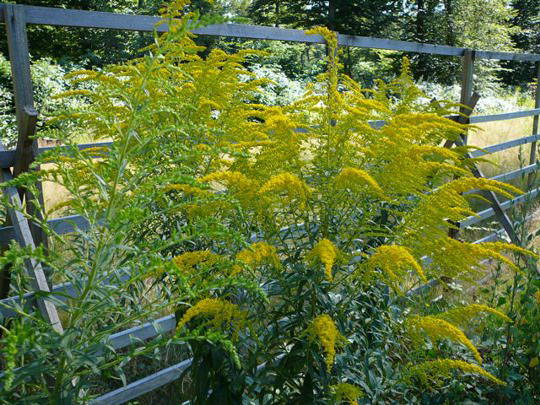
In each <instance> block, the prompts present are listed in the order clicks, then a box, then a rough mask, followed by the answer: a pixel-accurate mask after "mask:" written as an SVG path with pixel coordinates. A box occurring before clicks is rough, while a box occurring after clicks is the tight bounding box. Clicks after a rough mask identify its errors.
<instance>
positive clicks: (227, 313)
mask: <svg viewBox="0 0 540 405" xmlns="http://www.w3.org/2000/svg"><path fill="white" fill-rule="evenodd" d="M195 317H208V318H210V323H211V325H212V326H214V327H215V328H224V330H228V329H229V328H232V330H233V335H236V334H237V333H238V332H239V330H240V329H241V328H242V327H243V326H244V325H245V320H246V314H245V312H243V311H241V310H240V309H239V308H238V306H237V305H235V304H233V303H231V302H228V301H225V300H221V299H218V298H205V299H203V300H201V301H199V302H197V303H196V304H195V305H194V306H192V307H191V308H189V309H188V310H187V311H186V312H185V313H184V316H183V317H182V319H180V321H179V322H178V324H177V325H176V330H177V331H178V330H180V329H181V328H182V327H183V326H185V325H186V324H187V323H188V322H189V321H191V320H192V319H193V318H195Z"/></svg>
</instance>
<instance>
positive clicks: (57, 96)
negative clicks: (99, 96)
mask: <svg viewBox="0 0 540 405" xmlns="http://www.w3.org/2000/svg"><path fill="white" fill-rule="evenodd" d="M92 94H94V93H92V92H91V91H90V90H68V91H64V92H62V93H58V94H55V95H53V96H52V99H60V98H66V97H75V96H91V95H92Z"/></svg>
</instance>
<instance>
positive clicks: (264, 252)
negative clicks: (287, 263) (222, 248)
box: [236, 242, 281, 267]
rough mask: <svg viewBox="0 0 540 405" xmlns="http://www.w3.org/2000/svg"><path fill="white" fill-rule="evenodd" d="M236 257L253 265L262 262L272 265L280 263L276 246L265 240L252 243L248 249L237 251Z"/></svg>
mask: <svg viewBox="0 0 540 405" xmlns="http://www.w3.org/2000/svg"><path fill="white" fill-rule="evenodd" d="M236 259H237V260H239V261H241V262H243V263H245V264H247V265H248V266H253V267H257V266H260V265H262V264H271V265H273V266H274V267H280V265H281V262H280V260H279V257H278V255H277V251H276V248H275V247H274V246H272V245H269V244H268V243H266V242H256V243H253V244H252V245H251V246H250V247H249V248H248V249H244V250H242V251H240V252H238V254H237V255H236Z"/></svg>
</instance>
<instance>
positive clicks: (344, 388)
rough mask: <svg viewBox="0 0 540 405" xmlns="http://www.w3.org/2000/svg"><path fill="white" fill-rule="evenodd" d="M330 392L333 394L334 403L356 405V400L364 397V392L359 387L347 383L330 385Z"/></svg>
mask: <svg viewBox="0 0 540 405" xmlns="http://www.w3.org/2000/svg"><path fill="white" fill-rule="evenodd" d="M330 390H331V391H332V393H333V394H334V397H335V399H336V403H341V402H344V401H346V402H348V403H349V405H358V398H362V397H363V396H364V392H363V391H362V389H361V388H360V387H357V386H356V385H352V384H348V383H339V384H336V385H331V386H330Z"/></svg>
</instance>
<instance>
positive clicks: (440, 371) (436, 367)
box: [408, 359, 506, 385]
mask: <svg viewBox="0 0 540 405" xmlns="http://www.w3.org/2000/svg"><path fill="white" fill-rule="evenodd" d="M455 370H459V371H462V372H464V373H469V374H477V375H480V376H482V377H485V378H487V379H488V380H490V381H492V382H493V383H495V384H498V385H506V383H505V382H504V381H501V380H499V379H498V378H497V377H495V376H494V375H493V374H490V373H488V372H487V371H486V370H484V369H483V368H482V367H480V366H478V365H476V364H471V363H467V362H466V361H462V360H451V359H439V360H432V361H426V362H423V363H420V364H417V365H415V366H412V367H411V368H409V370H408V372H409V375H410V376H414V377H417V378H418V379H419V380H420V381H421V382H422V383H424V384H425V385H428V384H429V383H430V382H435V383H438V382H439V381H440V380H441V379H443V378H447V377H451V376H452V374H453V372H454V371H455Z"/></svg>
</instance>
